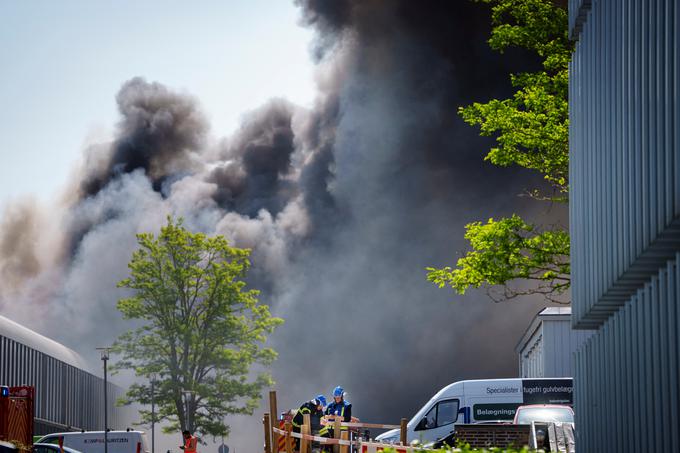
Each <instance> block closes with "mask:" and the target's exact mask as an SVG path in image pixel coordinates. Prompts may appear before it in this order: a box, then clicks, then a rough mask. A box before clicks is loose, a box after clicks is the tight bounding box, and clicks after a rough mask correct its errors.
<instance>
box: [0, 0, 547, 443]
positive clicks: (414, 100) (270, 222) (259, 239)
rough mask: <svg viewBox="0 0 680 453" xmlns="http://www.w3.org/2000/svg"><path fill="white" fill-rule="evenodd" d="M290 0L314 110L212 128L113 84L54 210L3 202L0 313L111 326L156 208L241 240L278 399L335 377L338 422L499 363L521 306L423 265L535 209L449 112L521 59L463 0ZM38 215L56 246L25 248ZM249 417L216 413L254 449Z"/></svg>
mask: <svg viewBox="0 0 680 453" xmlns="http://www.w3.org/2000/svg"><path fill="white" fill-rule="evenodd" d="M299 6H300V8H301V14H302V18H303V22H304V23H305V24H306V25H307V26H310V27H314V28H315V30H316V31H317V41H316V42H315V46H314V49H313V53H314V57H315V58H316V59H317V61H318V68H319V69H318V71H319V73H318V90H319V94H318V99H317V102H316V104H315V106H314V107H313V108H312V109H310V110H307V109H303V108H300V107H296V106H294V105H291V104H289V103H287V102H286V101H283V100H272V101H270V102H269V103H267V104H266V105H264V106H262V107H260V108H259V109H256V110H254V111H252V112H251V113H250V114H248V115H246V117H245V120H244V122H243V125H242V126H241V128H240V129H239V130H238V131H237V132H236V134H235V135H234V136H231V137H229V138H226V139H223V140H215V139H214V138H213V135H212V134H211V133H210V132H209V129H208V125H207V123H206V120H205V118H204V116H203V115H202V114H201V109H200V106H199V104H198V101H197V100H196V99H193V98H192V97H191V96H189V95H186V94H182V93H177V92H174V91H172V90H171V89H169V88H167V87H165V86H163V85H160V84H159V83H149V82H147V81H145V80H144V79H141V78H135V79H132V80H130V81H128V82H126V83H125V84H123V86H122V88H121V90H120V92H119V93H118V96H117V102H118V106H119V110H120V115H121V121H120V123H119V124H118V127H117V132H116V136H115V137H114V139H113V141H112V142H111V143H98V144H93V145H92V146H90V147H88V149H87V150H86V154H85V158H84V160H83V164H82V165H81V168H80V169H79V171H78V173H77V174H78V175H80V176H79V177H78V178H76V181H74V182H73V183H72V186H71V187H70V188H69V190H68V191H67V192H68V194H70V196H67V197H65V201H64V202H63V203H62V205H60V206H57V207H52V208H51V211H50V214H49V215H45V213H44V211H43V210H41V209H40V207H39V206H35V205H31V204H17V205H13V206H11V207H10V208H9V209H8V210H7V211H6V213H5V215H4V217H3V220H2V222H3V228H2V230H0V274H2V276H3V278H2V280H1V281H0V304H1V309H2V311H3V312H13V315H14V316H13V317H15V318H16V317H19V318H23V319H25V320H27V319H29V317H30V321H31V322H32V323H33V325H34V326H35V323H36V319H45V320H47V321H48V322H46V323H45V325H43V326H42V330H43V331H46V332H47V333H51V334H52V335H54V336H56V337H57V338H59V339H61V340H62V341H66V342H67V343H69V344H71V345H72V346H74V347H76V348H78V347H80V348H81V349H86V348H90V347H91V346H92V341H94V340H92V339H93V338H97V340H96V342H102V341H109V340H111V339H113V338H115V337H116V336H117V335H118V334H119V333H120V332H121V331H122V330H123V329H125V328H127V327H128V326H127V324H125V323H124V322H123V321H121V320H120V319H119V317H118V316H117V314H116V310H115V301H116V300H117V299H118V298H120V297H121V296H122V294H121V292H120V290H118V289H116V287H115V284H116V282H117V281H119V280H120V279H121V278H123V277H124V276H125V275H126V271H127V269H126V264H127V262H128V260H129V258H130V255H131V252H132V250H133V249H134V247H135V237H134V233H136V232H139V231H157V230H158V228H159V226H160V225H162V224H163V223H164V221H165V217H166V216H167V215H168V214H173V215H176V216H182V217H184V218H185V219H186V224H187V225H188V226H189V227H191V228H193V229H196V230H201V231H204V232H207V233H210V234H215V233H217V234H224V235H225V236H227V237H228V238H229V239H230V240H231V241H232V242H233V243H234V244H235V245H238V246H242V247H252V248H253V250H254V252H253V253H254V254H253V262H254V269H253V273H252V275H251V278H250V280H251V284H252V285H253V286H256V287H258V288H261V289H263V290H264V291H263V293H262V297H263V298H264V300H266V301H267V302H268V303H270V304H271V305H272V307H273V310H274V312H275V314H277V315H280V316H283V317H284V318H285V319H286V324H285V325H284V326H283V327H281V328H280V329H279V331H278V332H277V333H276V334H275V335H274V337H273V338H272V339H271V343H272V344H273V346H274V347H275V348H276V349H277V350H278V351H279V353H280V358H279V360H278V361H277V362H276V364H275V365H274V369H273V373H274V377H275V379H276V380H277V382H278V384H277V388H278V390H279V395H280V399H281V401H280V408H284V407H292V406H294V405H296V404H298V403H299V402H300V401H302V400H305V399H309V398H311V397H312V396H314V395H316V394H318V393H319V392H325V393H328V392H329V391H330V389H332V388H333V387H334V386H335V385H338V384H342V385H343V386H344V387H345V388H346V390H347V391H348V392H349V395H350V396H349V399H350V400H351V401H352V402H353V403H354V405H355V413H356V415H357V416H359V417H361V418H362V419H364V420H367V421H375V422H393V421H396V420H398V419H399V418H400V417H402V416H410V415H412V414H413V412H414V410H415V409H417V408H418V407H419V405H420V404H422V403H423V402H424V401H425V400H426V399H427V398H429V397H430V396H431V395H432V394H433V393H434V392H435V391H436V390H438V389H439V388H440V387H441V386H442V385H444V384H446V383H449V382H452V381H455V380H458V379H462V378H479V377H500V376H513V375H515V374H516V357H515V355H514V351H513V349H512V346H513V345H514V344H515V342H516V341H517V339H518V337H519V334H520V333H521V332H522V330H523V329H524V327H525V326H526V325H527V324H528V322H529V320H530V318H531V315H532V314H533V313H534V312H535V311H536V310H537V307H538V305H537V303H536V301H533V302H531V301H530V302H522V303H510V304H502V305H501V304H493V303H491V302H489V300H488V299H487V298H486V297H485V295H484V294H482V293H477V292H472V293H470V294H469V295H468V296H466V297H465V298H461V297H454V296H453V295H452V293H450V292H448V291H445V290H438V289H436V288H434V287H433V286H432V285H430V284H429V283H427V282H426V281H425V272H424V268H425V267H426V266H429V265H445V264H450V263H451V262H452V261H453V260H454V259H455V258H456V257H457V252H460V251H462V250H464V249H465V243H464V241H463V240H462V235H463V226H464V225H465V224H466V223H468V222H470V221H473V220H479V219H485V218H488V217H490V216H492V215H493V216H500V215H507V214H509V213H511V212H520V213H522V214H524V215H527V216H529V217H531V215H532V214H535V213H532V212H530V211H529V210H528V209H529V207H530V206H531V204H530V203H529V202H525V201H523V199H520V198H518V197H515V196H514V195H515V194H518V193H520V192H521V191H522V189H523V188H525V187H527V186H532V185H534V184H535V183H536V181H535V180H531V179H530V178H531V176H530V175H527V174H526V173H521V172H519V171H518V170H516V169H499V168H496V167H493V166H491V165H489V164H486V163H484V162H483V161H482V156H483V153H484V151H485V150H486V149H487V148H488V147H489V145H490V141H489V140H486V139H482V138H480V137H478V135H477V131H476V130H474V129H472V128H470V127H468V126H467V125H465V124H464V123H463V122H462V121H461V120H460V119H459V118H458V117H457V115H456V109H457V107H458V106H460V105H464V104H467V103H470V102H473V101H476V100H484V99H487V98H490V97H494V96H504V95H507V94H508V93H509V92H510V87H509V86H508V83H507V80H506V79H507V74H508V73H509V72H511V71H513V70H517V69H518V68H519V67H522V66H526V64H532V63H533V62H528V61H527V58H526V57H525V56H523V55H511V56H509V57H508V56H506V57H505V58H503V57H501V56H498V55H495V54H493V53H492V51H491V50H489V49H488V47H487V44H486V43H485V40H486V39H487V37H488V34H489V25H488V23H489V11H488V9H487V8H486V7H485V6H484V5H481V4H477V3H472V2H467V1H444V0H442V1H431V2H427V4H423V3H422V2H414V1H409V0H402V1H397V0H394V1H387V2H386V1H383V0H375V1H358V0H357V1H350V0H342V1H340V0H338V1H335V0H333V1H330V0H329V1H322V0H305V1H300V2H299ZM515 64H516V65H517V67H513V66H512V65H515ZM282 70H285V68H282ZM234 89H237V87H234ZM531 203H534V202H531ZM47 225H49V231H50V232H51V233H50V235H49V236H48V237H49V238H51V239H52V242H50V243H51V244H58V245H57V246H54V245H52V246H50V247H49V248H45V247H41V244H44V243H45V241H44V240H42V241H38V240H36V233H35V231H36V230H39V229H40V228H44V227H46V226H47ZM40 250H43V251H42V252H40ZM45 250H47V251H45ZM10 294H11V297H9V296H8V295H10ZM452 300H454V301H455V303H453V304H452V303H451V301H452ZM22 307H23V309H22ZM22 313H26V314H25V315H22ZM29 313H30V315H29ZM36 313H38V314H39V316H35V314H36ZM74 319H77V320H78V322H73V320H74ZM60 320H61V321H64V322H66V320H70V321H69V322H68V323H67V324H66V325H69V329H68V331H66V332H65V331H63V329H61V330H57V329H55V327H56V326H60V325H64V324H63V323H60V322H59V321H60ZM35 327H40V326H35ZM50 329H53V330H52V332H50ZM264 410H265V409H264V408H262V409H261V410H260V411H258V413H257V414H256V415H255V416H254V417H252V418H237V417H235V418H233V419H232V420H230V423H232V426H233V428H232V432H233V433H234V434H233V435H232V437H233V439H232V440H231V444H232V445H233V446H235V447H237V449H238V450H243V451H252V449H253V448H255V447H258V448H259V447H260V446H261V442H262V440H261V439H260V435H261V424H260V421H259V417H260V416H261V412H264Z"/></svg>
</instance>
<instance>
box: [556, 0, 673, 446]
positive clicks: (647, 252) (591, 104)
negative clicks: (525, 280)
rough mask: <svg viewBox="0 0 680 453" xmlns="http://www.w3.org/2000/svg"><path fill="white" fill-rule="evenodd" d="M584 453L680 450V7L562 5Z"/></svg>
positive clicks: (624, 0) (619, 1)
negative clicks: (567, 52) (587, 332)
mask: <svg viewBox="0 0 680 453" xmlns="http://www.w3.org/2000/svg"><path fill="white" fill-rule="evenodd" d="M569 6H570V8H571V10H570V14H569V16H570V36H572V38H574V39H577V43H576V50H575V52H574V55H573V60H572V65H571V73H570V93H569V96H570V99H569V103H570V166H571V168H570V184H571V194H570V222H571V225H570V231H571V240H572V244H571V245H572V248H571V251H572V283H573V286H572V310H573V311H572V313H573V320H572V322H573V325H574V327H576V328H595V329H598V330H597V333H596V334H595V335H594V336H593V337H591V338H590V339H589V340H588V341H587V342H586V344H585V345H584V347H583V348H582V349H581V350H580V351H579V352H578V353H577V355H576V373H575V409H576V417H577V436H578V448H579V450H580V451H586V452H591V451H593V452H595V451H621V452H627V451H631V452H632V451H674V452H677V451H680V441H679V439H678V435H679V434H678V431H679V428H678V427H679V426H680V425H678V423H679V420H680V418H679V413H678V411H679V408H680V398H679V396H678V389H679V387H680V381H679V380H678V375H679V374H680V365H679V364H680V336H679V332H678V325H679V324H680V317H679V316H680V292H679V288H680V286H679V285H680V272H679V271H678V263H679V262H680V255H678V251H680V154H679V151H680V141H679V140H680V136H679V135H678V134H680V99H678V97H679V95H680V79H679V78H680V66H679V65H680V34H679V33H680V30H679V29H678V25H679V24H680V4H679V3H678V2H677V1H676V0H616V1H614V0H570V3H569Z"/></svg>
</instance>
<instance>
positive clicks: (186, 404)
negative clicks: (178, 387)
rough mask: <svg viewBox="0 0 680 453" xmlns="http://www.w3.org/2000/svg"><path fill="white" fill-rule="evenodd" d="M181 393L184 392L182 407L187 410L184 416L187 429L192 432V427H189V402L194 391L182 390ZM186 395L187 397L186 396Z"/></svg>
mask: <svg viewBox="0 0 680 453" xmlns="http://www.w3.org/2000/svg"><path fill="white" fill-rule="evenodd" d="M182 393H183V394H184V407H185V408H186V411H187V417H186V422H187V427H186V429H187V431H191V432H192V434H193V431H194V430H193V429H192V427H191V408H190V407H189V404H190V402H191V399H190V398H191V397H192V396H194V394H195V393H196V392H194V391H193V390H182ZM187 396H188V398H187Z"/></svg>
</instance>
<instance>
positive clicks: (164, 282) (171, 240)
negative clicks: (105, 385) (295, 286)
mask: <svg viewBox="0 0 680 453" xmlns="http://www.w3.org/2000/svg"><path fill="white" fill-rule="evenodd" d="M137 242H138V245H139V247H138V248H137V250H136V251H135V252H134V253H133V255H132V259H131V261H130V263H129V264H128V267H129V269H130V272H129V277H128V278H126V279H124V280H122V281H121V282H120V283H119V284H118V286H119V287H121V288H127V289H128V290H130V291H131V296H130V297H127V298H124V299H121V300H120V301H119V302H118V309H119V310H120V311H121V312H122V314H123V317H124V318H125V319H128V320H134V321H136V324H137V325H138V327H137V328H135V329H133V330H130V331H128V332H126V333H124V334H123V335H121V336H120V337H119V339H118V340H117V341H116V343H115V345H114V352H115V353H117V354H119V355H120V360H119V361H117V362H116V363H115V364H114V368H115V369H117V370H121V369H130V370H133V371H134V373H135V375H136V376H137V377H141V378H144V380H143V382H142V383H135V384H133V385H132V386H131V387H130V388H129V391H128V392H127V394H126V397H125V398H124V399H123V403H127V404H130V403H132V402H138V403H141V404H143V405H148V404H150V402H151V385H150V380H151V377H152V376H155V380H154V382H155V390H154V400H155V403H156V405H157V408H158V409H157V413H156V415H155V421H156V422H160V421H167V422H169V424H168V425H167V426H166V427H165V428H164V429H165V430H166V431H167V432H173V431H175V432H177V431H178V430H185V429H186V430H189V431H192V432H198V433H200V434H201V435H212V436H215V437H217V436H227V435H228V434H229V426H228V425H227V424H226V423H225V416H227V415H230V414H252V412H253V410H254V409H255V408H256V407H257V405H258V403H259V400H260V397H261V392H262V389H263V388H265V387H267V386H270V385H271V384H272V380H271V377H270V375H269V374H268V373H266V372H264V371H261V372H259V373H255V372H254V371H253V370H251V367H252V366H253V365H254V364H258V365H263V366H266V365H269V364H271V363H272V361H273V360H274V359H275V357H276V352H275V351H274V350H272V349H271V348H268V347H266V345H265V342H266V339H267V336H268V335H269V334H271V333H272V332H273V330H274V329H275V328H276V326H278V325H280V324H281V323H282V322H283V320H281V319H279V318H275V317H273V316H271V314H270V312H269V308H268V307H267V305H264V304H261V303H259V301H258V291H256V290H253V289H247V288H246V283H245V282H244V281H243V279H244V277H245V276H246V273H247V271H248V268H249V267H250V262H249V255H250V251H249V250H247V249H239V248H236V247H231V246H230V245H229V243H228V242H227V240H226V239H225V238H224V237H223V236H214V237H208V236H206V235H205V234H202V233H192V232H190V231H188V230H187V229H186V228H185V227H184V226H183V224H182V221H181V220H179V221H175V220H173V219H172V218H168V223H167V225H165V226H164V227H162V228H161V231H160V234H159V235H158V236H157V237H156V236H155V235H153V234H148V233H144V234H138V235H137ZM140 415H141V416H142V423H144V424H147V423H150V422H151V413H150V411H147V410H144V411H141V412H140Z"/></svg>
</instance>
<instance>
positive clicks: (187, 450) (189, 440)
mask: <svg viewBox="0 0 680 453" xmlns="http://www.w3.org/2000/svg"><path fill="white" fill-rule="evenodd" d="M182 437H183V438H184V445H182V446H180V447H179V448H181V449H182V450H184V453H196V446H197V445H198V439H197V438H196V437H195V436H192V435H191V431H182Z"/></svg>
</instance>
